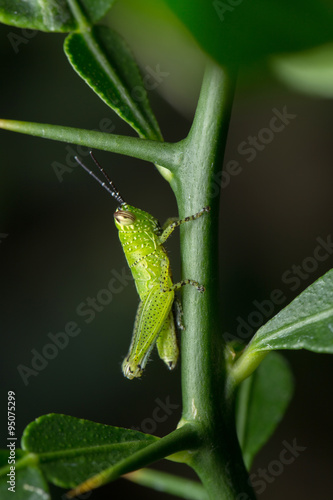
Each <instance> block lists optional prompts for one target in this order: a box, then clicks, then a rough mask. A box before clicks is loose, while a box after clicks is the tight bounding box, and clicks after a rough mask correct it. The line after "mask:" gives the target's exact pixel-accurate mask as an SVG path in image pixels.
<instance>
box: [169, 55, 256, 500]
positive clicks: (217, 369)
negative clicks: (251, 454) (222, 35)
mask: <svg viewBox="0 0 333 500" xmlns="http://www.w3.org/2000/svg"><path fill="white" fill-rule="evenodd" d="M234 81H235V77H234V76H233V74H232V72H230V73H229V72H228V71H227V70H226V69H221V68H220V67H218V66H215V65H213V64H212V65H209V66H208V67H207V69H206V72H205V76H204V81H203V85H202V90H201V93H200V99H199V103H198V107H197V111H196V115H195V118H194V122H193V126H192V128H191V131H190V133H189V136H188V137H187V139H186V140H185V141H183V142H184V146H185V149H184V157H183V162H182V165H181V166H180V167H179V169H178V170H177V172H176V173H175V176H174V177H173V180H172V182H171V184H172V187H173V189H174V191H175V194H176V197H177V201H178V206H179V212H180V217H181V218H183V217H184V216H186V215H190V214H192V213H195V212H197V211H198V210H199V209H201V208H202V207H204V206H206V205H209V206H210V207H211V212H210V213H209V214H208V215H207V216H206V215H205V216H204V217H202V218H200V219H199V220H198V221H196V222H195V223H192V224H188V225H186V224H185V225H183V226H182V227H181V248H182V269H183V277H184V278H190V279H195V280H198V281H199V282H200V283H202V284H203V285H205V287H206V291H205V293H203V294H199V293H198V292H197V291H196V290H194V289H193V288H192V287H185V288H184V291H183V307H184V318H185V327H186V330H185V331H184V333H183V334H182V349H181V352H182V390H183V416H182V421H181V423H180V425H182V423H183V422H188V421H190V422H193V423H194V422H195V423H196V424H197V426H198V427H199V429H200V430H201V435H202V439H203V442H204V445H203V447H202V448H201V449H200V450H199V451H198V452H197V453H195V454H194V456H193V459H192V461H191V464H190V465H191V466H192V467H193V468H194V469H195V471H196V472H197V474H198V475H199V477H200V479H201V480H202V482H203V485H204V486H205V488H206V490H207V492H208V494H209V498H211V499H212V500H213V499H214V500H216V499H223V500H231V499H233V500H234V499H235V498H240V497H237V495H238V494H240V493H243V494H244V495H245V494H246V495H247V496H246V497H245V496H244V497H242V498H247V499H253V498H255V496H254V493H253V491H252V488H251V487H250V486H249V484H248V475H247V472H246V469H245V466H244V463H243V460H242V455H241V451H240V448H239V444H238V441H237V437H236V430H235V423H234V416H233V404H232V403H233V401H231V400H230V398H228V397H227V394H228V392H227V391H226V367H225V353H224V348H225V345H224V341H223V336H222V327H221V321H220V307H219V286H218V275H219V272H218V231H217V228H218V213H219V194H216V192H217V191H219V189H218V185H219V182H218V179H219V176H218V174H219V171H220V169H221V166H222V159H223V154H224V149H225V144H226V138H227V132H228V126H229V119H230V113H231V106H232V100H233V93H234ZM214 194H215V195H214Z"/></svg>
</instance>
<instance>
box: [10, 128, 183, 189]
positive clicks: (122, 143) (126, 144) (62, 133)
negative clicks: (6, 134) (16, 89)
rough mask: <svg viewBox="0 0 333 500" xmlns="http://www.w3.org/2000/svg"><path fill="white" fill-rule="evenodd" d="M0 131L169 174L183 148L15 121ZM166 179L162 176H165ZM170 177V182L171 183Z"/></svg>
mask: <svg viewBox="0 0 333 500" xmlns="http://www.w3.org/2000/svg"><path fill="white" fill-rule="evenodd" d="M0 128H2V129H5V130H11V131H12V132H20V133H21V134H28V135H33V136H37V137H43V138H45V139H52V140H54V141H61V142H68V143H71V144H78V145H80V146H87V147H89V148H96V149H101V150H103V151H110V152H112V153H119V154H122V155H125V156H132V157H133V158H138V159H140V160H146V161H149V162H152V163H156V164H158V165H162V166H163V167H165V168H167V169H168V170H170V171H171V172H173V171H174V170H175V168H176V167H177V165H179V163H180V160H181V157H182V146H181V144H182V143H181V142H180V143H175V144H171V143H167V142H160V141H152V140H149V139H140V138H138V137H127V136H122V135H115V134H106V133H104V132H96V131H93V130H85V129H80V128H72V127H62V126H60V125H49V124H45V123H33V122H22V121H16V120H4V119H0ZM164 177H165V175H164ZM171 177H172V176H170V175H169V179H167V180H169V181H170V180H171Z"/></svg>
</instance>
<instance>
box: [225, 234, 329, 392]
mask: <svg viewBox="0 0 333 500" xmlns="http://www.w3.org/2000/svg"><path fill="white" fill-rule="evenodd" d="M330 245H331V244H330V243H329V240H328V241H327V249H328V250H330ZM274 349H307V350H309V351H313V352H319V353H328V354H333V269H331V270H330V271H328V273H326V274H324V276H322V277H321V278H319V279H318V280H317V281H315V282H314V283H313V284H312V285H310V286H309V287H308V288H306V289H305V290H304V292H302V293H301V294H300V295H299V296H298V297H296V299H294V300H293V301H292V302H291V303H290V304H289V305H288V306H287V307H285V308H284V309H282V311H280V312H279V313H278V314H277V315H276V316H274V318H272V319H271V320H270V321H268V322H267V323H266V324H265V325H264V326H262V327H261V328H259V330H258V331H257V333H256V334H255V335H254V337H253V338H252V340H251V342H250V343H249V345H248V346H247V348H246V349H245V351H244V352H243V354H242V355H241V356H240V357H239V358H238V359H237V361H236V362H235V364H234V365H233V366H232V368H231V370H230V377H231V379H232V380H233V382H232V383H233V384H238V383H239V382H241V381H242V380H244V379H245V378H246V377H248V376H249V375H251V373H252V372H253V371H254V370H255V369H256V368H257V366H258V365H259V363H261V361H262V360H263V358H264V357H265V356H266V355H267V354H268V352H269V351H272V350H274Z"/></svg>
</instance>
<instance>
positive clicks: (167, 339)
mask: <svg viewBox="0 0 333 500" xmlns="http://www.w3.org/2000/svg"><path fill="white" fill-rule="evenodd" d="M156 347H157V351H158V355H159V357H160V358H161V359H162V361H164V363H165V364H166V365H167V367H168V368H169V370H173V369H174V368H175V366H176V364H177V361H178V357H179V348H178V341H177V332H176V325H175V317H174V312H173V310H171V311H170V313H169V315H168V317H167V319H166V320H165V322H164V324H163V326H162V328H161V331H160V333H159V335H158V337H157V340H156Z"/></svg>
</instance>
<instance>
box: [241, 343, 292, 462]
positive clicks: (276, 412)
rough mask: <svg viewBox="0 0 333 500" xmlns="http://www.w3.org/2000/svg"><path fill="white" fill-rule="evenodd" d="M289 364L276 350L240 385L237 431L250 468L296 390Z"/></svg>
mask: <svg viewBox="0 0 333 500" xmlns="http://www.w3.org/2000/svg"><path fill="white" fill-rule="evenodd" d="M293 385H294V384H293V377H292V373H291V371H290V368H289V365H288V363H287V362H286V360H285V359H284V358H283V356H281V355H280V354H278V353H276V352H273V353H271V354H270V355H269V356H267V358H266V359H265V360H264V361H263V362H262V363H261V365H260V366H259V367H258V368H257V370H256V371H255V372H254V373H253V375H251V377H249V378H248V379H246V380H245V381H244V382H243V383H242V384H241V386H240V388H239V392H238V394H237V404H236V423H237V434H238V439H239V443H240V446H241V448H242V452H243V457H244V462H245V464H246V467H247V468H248V469H250V467H251V463H252V460H253V458H254V457H255V455H256V453H257V452H258V451H259V450H260V448H261V447H262V446H263V445H264V444H265V443H266V441H267V440H268V438H269V437H270V436H271V435H272V434H273V432H274V430H275V428H276V427H277V425H278V423H279V422H280V421H281V419H282V417H283V415H284V413H285V411H286V409H287V407H288V404H289V402H290V400H291V397H292V394H293Z"/></svg>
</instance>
